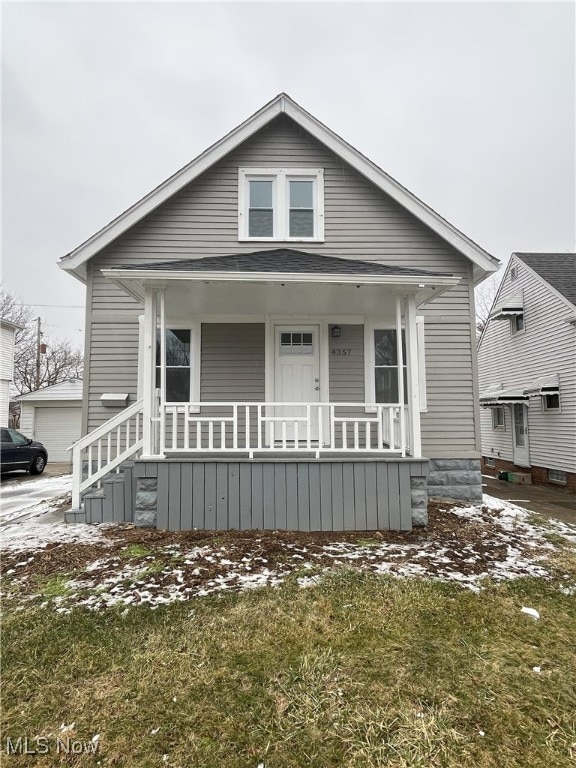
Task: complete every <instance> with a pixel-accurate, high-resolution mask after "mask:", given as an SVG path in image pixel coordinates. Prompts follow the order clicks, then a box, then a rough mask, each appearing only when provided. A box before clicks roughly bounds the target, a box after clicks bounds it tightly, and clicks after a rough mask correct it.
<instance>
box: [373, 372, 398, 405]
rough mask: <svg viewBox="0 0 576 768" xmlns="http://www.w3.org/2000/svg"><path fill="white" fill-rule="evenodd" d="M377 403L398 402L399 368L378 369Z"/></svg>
mask: <svg viewBox="0 0 576 768" xmlns="http://www.w3.org/2000/svg"><path fill="white" fill-rule="evenodd" d="M375 375H376V402H377V403H397V402H398V368H376V370H375Z"/></svg>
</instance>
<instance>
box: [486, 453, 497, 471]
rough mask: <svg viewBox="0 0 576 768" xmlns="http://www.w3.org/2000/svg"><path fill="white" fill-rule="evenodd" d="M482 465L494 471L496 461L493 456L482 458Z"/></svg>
mask: <svg viewBox="0 0 576 768" xmlns="http://www.w3.org/2000/svg"><path fill="white" fill-rule="evenodd" d="M484 464H485V465H486V466H487V467H491V468H492V469H494V467H495V466H496V459H495V458H494V457H493V456H484Z"/></svg>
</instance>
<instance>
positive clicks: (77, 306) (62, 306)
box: [22, 303, 85, 309]
mask: <svg viewBox="0 0 576 768" xmlns="http://www.w3.org/2000/svg"><path fill="white" fill-rule="evenodd" d="M22 306H24V307H57V308H58V309H85V307H84V306H83V305H81V304H25V303H23V304H22Z"/></svg>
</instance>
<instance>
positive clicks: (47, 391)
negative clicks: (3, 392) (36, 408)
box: [14, 379, 83, 401]
mask: <svg viewBox="0 0 576 768" xmlns="http://www.w3.org/2000/svg"><path fill="white" fill-rule="evenodd" d="M82 387H83V384H82V379H69V380H68V381H61V382H60V383H59V384H52V385H51V386H50V387H44V388H43V389H37V390H35V391H34V392H27V393H26V394H25V395H18V397H15V398H14V400H18V401H20V400H27V401H28V400H33V401H36V400H39V401H42V400H82Z"/></svg>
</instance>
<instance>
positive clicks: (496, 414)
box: [492, 405, 505, 429]
mask: <svg viewBox="0 0 576 768" xmlns="http://www.w3.org/2000/svg"><path fill="white" fill-rule="evenodd" d="M504 426H505V421H504V406H502V405H498V406H496V408H492V429H504Z"/></svg>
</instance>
